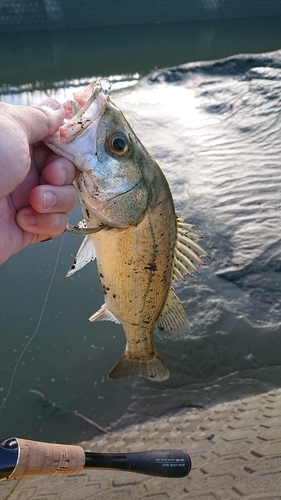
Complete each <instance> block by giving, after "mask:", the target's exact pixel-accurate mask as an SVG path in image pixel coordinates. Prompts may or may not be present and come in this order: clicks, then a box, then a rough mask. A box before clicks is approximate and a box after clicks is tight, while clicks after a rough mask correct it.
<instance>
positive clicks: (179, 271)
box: [172, 217, 210, 281]
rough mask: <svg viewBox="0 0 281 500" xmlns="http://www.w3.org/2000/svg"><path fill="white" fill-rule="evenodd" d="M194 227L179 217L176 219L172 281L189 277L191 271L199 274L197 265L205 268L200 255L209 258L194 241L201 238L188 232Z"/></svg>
mask: <svg viewBox="0 0 281 500" xmlns="http://www.w3.org/2000/svg"><path fill="white" fill-rule="evenodd" d="M192 227H194V226H193V224H188V223H187V222H185V221H184V220H183V219H181V218H180V217H177V241H176V245H175V251H174V267H173V275H172V279H173V281H176V280H184V275H185V274H189V275H190V276H191V273H192V271H195V272H196V273H199V271H198V269H197V267H196V266H198V265H199V264H200V265H201V266H205V262H203V261H202V259H201V258H200V256H201V255H206V256H207V257H210V256H209V255H208V254H207V252H206V251H205V250H204V249H203V248H202V247H201V246H200V245H198V243H196V240H197V239H199V238H202V236H200V234H197V233H194V232H193V231H190V229H191V228H192Z"/></svg>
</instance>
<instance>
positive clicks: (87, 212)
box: [86, 208, 90, 219]
mask: <svg viewBox="0 0 281 500" xmlns="http://www.w3.org/2000/svg"><path fill="white" fill-rule="evenodd" d="M86 214H87V217H88V219H89V218H90V212H89V210H88V209H87V208H86Z"/></svg>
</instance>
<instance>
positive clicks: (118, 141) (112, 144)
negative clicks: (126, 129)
mask: <svg viewBox="0 0 281 500" xmlns="http://www.w3.org/2000/svg"><path fill="white" fill-rule="evenodd" d="M108 149H109V152H110V153H112V154H113V155H116V156H124V155H125V154H127V153H128V151H129V150H130V141H129V139H128V137H127V136H126V135H123V134H121V133H119V134H114V135H112V136H111V137H110V138H109V139H108Z"/></svg>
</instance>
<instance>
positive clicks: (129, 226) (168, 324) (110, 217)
mask: <svg viewBox="0 0 281 500" xmlns="http://www.w3.org/2000/svg"><path fill="white" fill-rule="evenodd" d="M108 91H109V82H108V81H107V80H98V81H97V82H96V83H93V84H90V85H89V86H88V87H87V88H86V89H85V90H84V91H82V92H78V93H76V94H74V101H68V102H67V103H65V110H66V118H67V119H66V122H65V124H64V125H63V126H62V127H61V128H60V130H59V131H58V132H57V133H56V134H55V135H54V136H52V137H51V138H50V139H48V140H47V141H46V144H47V145H48V146H49V147H50V148H51V149H53V150H54V151H55V152H56V153H58V154H60V155H62V156H64V157H66V158H68V159H70V160H71V161H72V162H73V163H74V164H75V166H76V169H77V174H76V181H75V182H76V186H77V189H78V191H79V194H80V199H81V206H82V211H83V214H84V217H85V219H84V220H83V221H81V222H80V223H79V224H78V225H77V226H75V227H73V226H70V225H68V230H72V231H73V232H77V233H81V234H83V233H84V234H86V237H85V239H84V241H83V243H82V245H81V247H80V249H79V251H78V254H77V256H76V258H75V261H74V264H73V266H72V268H71V269H70V270H69V272H68V276H70V275H71V274H73V273H74V272H75V271H77V270H78V269H81V268H82V267H83V266H84V265H85V264H87V263H88V262H90V261H93V260H94V259H95V258H96V259H97V265H98V271H99V277H100V282H101V285H102V289H103V294H104V299H105V303H104V305H103V306H102V307H101V308H100V310H99V311H97V312H96V313H95V314H94V315H93V316H91V317H90V318H89V321H97V320H111V321H115V322H117V323H121V324H122V326H123V328H124V331H125V334H126V340H127V343H126V349H125V352H124V354H123V356H122V357H121V359H120V360H119V361H118V363H117V364H116V365H115V366H114V367H113V369H112V370H111V372H110V373H109V375H108V378H109V379H110V380H117V379H124V378H127V377H133V376H141V377H146V378H148V379H150V380H155V381H162V380H165V379H167V378H168V377H169V371H168V369H167V368H166V366H165V365H164V363H163V362H162V361H161V359H160V358H159V356H158V354H157V351H156V348H155V346H154V344H153V333H154V332H156V333H157V334H158V335H159V337H161V338H172V337H184V336H185V335H186V334H187V331H188V319H187V316H186V313H185V311H184V309H183V307H182V305H181V303H180V300H179V299H178V297H177V296H176V294H175V292H174V290H173V286H172V283H173V281H175V280H182V279H184V275H185V274H191V273H192V271H197V267H196V266H197V265H198V264H202V265H204V262H203V261H202V260H201V256H202V255H207V253H206V252H205V250H203V249H202V248H201V246H199V245H198V243H196V240H197V239H198V238H199V237H200V236H199V235H198V234H196V233H194V232H192V231H191V228H192V225H191V224H188V223H186V222H184V220H183V219H181V218H179V217H178V216H177V215H176V213H175V208H174V203H173V199H172V195H171V192H170V189H169V186H168V183H167V180H166V178H165V176H164V174H163V172H162V170H161V169H160V167H159V166H158V164H157V163H156V161H155V160H154V159H153V158H152V157H151V156H150V154H149V153H148V152H147V150H146V149H145V147H144V146H143V145H142V143H141V142H140V140H139V139H138V137H137V136H136V134H135V133H134V131H133V130H132V128H131V127H130V125H129V123H128V122H127V120H126V118H125V117H124V115H123V114H122V112H121V111H120V110H119V109H118V108H117V106H115V104H113V102H112V101H111V100H110V98H109V96H108ZM197 272H198V271H197Z"/></svg>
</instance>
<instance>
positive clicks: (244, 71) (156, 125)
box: [0, 52, 281, 442]
mask: <svg viewBox="0 0 281 500" xmlns="http://www.w3.org/2000/svg"><path fill="white" fill-rule="evenodd" d="M115 81H116V79H115ZM280 81H281V52H275V53H272V54H268V55H256V56H236V57H233V58H230V59H228V60H222V61H215V62H209V63H193V64H188V65H185V66H180V67H174V68H172V69H166V70H163V71H156V72H154V73H152V74H150V75H149V76H148V77H145V78H142V79H140V80H139V81H136V80H134V79H128V80H124V79H123V80H122V82H121V85H122V87H123V88H122V90H117V91H115V92H114V93H113V95H112V99H113V101H114V102H116V104H117V105H118V106H119V107H120V108H121V109H122V111H123V112H124V113H125V115H126V117H127V118H128V120H129V122H130V123H131V125H132V126H133V128H134V129H135V131H136V133H137V134H138V135H139V137H140V139H141V140H142V142H143V143H144V144H145V146H146V147H147V148H148V149H149V151H150V152H151V153H152V154H153V156H154V157H155V158H156V160H158V162H159V163H160V165H161V167H162V168H163V170H164V172H165V174H166V176H167V178H168V181H169V183H170V186H171V190H172V193H173V196H174V200H175V205H176V208H177V211H178V213H179V214H180V215H182V216H187V217H188V220H189V221H191V222H193V223H195V224H197V225H198V232H200V233H202V234H203V235H204V238H205V239H204V243H203V246H204V247H205V248H206V249H207V250H208V251H209V252H210V253H211V255H212V257H213V259H212V262H211V263H208V268H205V269H203V270H201V275H200V276H194V277H193V279H187V280H186V281H185V282H184V283H181V284H179V285H177V293H178V295H179V297H180V298H181V300H182V302H183V304H184V307H185V309H186V311H187V313H188V315H189V318H190V322H191V327H192V333H191V335H190V337H189V338H188V339H187V340H186V341H176V342H172V341H161V342H160V341H157V340H156V342H157V349H158V351H159V354H160V356H161V358H162V359H163V360H164V361H165V363H166V364H167V366H168V367H169V369H170V374H171V376H170V379H169V380H168V381H165V382H164V383H153V382H150V381H147V380H141V379H138V380H134V379H129V380H126V381H122V382H109V381H108V380H107V378H106V375H107V373H108V372H109V370H110V369H111V367H112V366H113V364H114V363H115V362H116V361H117V360H118V359H119V357H120V356H121V354H122V352H123V350H124V344H125V336H124V333H123V330H122V328H121V326H120V325H116V324H113V323H106V322H101V323H96V324H88V322H87V318H88V317H89V316H90V315H91V314H92V313H93V312H95V311H96V310H97V309H98V308H99V307H100V305H101V304H102V302H103V298H102V293H101V289H100V285H99V282H98V276H97V271H96V267H95V264H89V265H87V266H86V267H85V268H84V269H82V270H81V271H79V272H77V273H76V274H75V275H74V276H73V277H71V278H68V279H67V280H66V279H65V278H64V276H65V274H66V272H67V270H68V268H69V267H70V266H71V264H72V260H73V257H74V255H75V253H76V251H77V249H78V247H79V245H80V243H81V238H80V236H75V235H69V234H66V235H65V236H63V237H61V238H59V239H57V240H55V241H50V242H46V243H43V244H41V245H37V246H34V247H30V248H27V249H25V250H24V251H23V252H21V254H19V255H17V256H14V257H12V258H11V259H10V260H9V261H8V262H7V263H5V264H4V265H3V266H2V267H1V270H0V279H1V286H0V294H1V316H0V325H1V338H0V345H1V347H0V351H1V357H0V395H1V396H2V397H4V396H5V393H6V391H7V388H8V385H9V380H10V378H11V375H12V372H13V368H14V366H15V363H16V361H17V359H18V356H19V353H20V352H21V350H22V349H23V347H24V345H25V344H26V342H27V341H28V339H30V337H31V335H32V334H33V332H34V330H35V328H36V325H37V322H38V319H39V317H40V313H41V310H42V307H43V303H44V300H45V297H46V292H47V289H48V286H49V283H50V279H51V277H52V274H53V270H54V267H55V262H56V257H57V254H58V252H59V250H60V247H61V253H60V259H59V263H58V268H57V271H56V273H55V277H54V283H53V285H52V288H51V291H50V294H49V297H48V301H47V303H46V307H45V310H44V315H43V319H42V323H41V324H40V328H39V331H38V333H37V335H36V337H35V338H34V340H33V341H32V343H31V344H30V346H29V347H28V349H27V351H26V353H25V355H24V357H23V359H22V360H21V362H20V364H19V367H18V372H17V374H16V377H15V380H14V384H13V389H12V392H11V395H10V397H9V400H8V402H7V404H6V407H5V408H4V410H3V411H2V412H1V432H2V434H3V436H4V435H22V436H25V437H27V438H28V437H32V438H34V439H46V440H50V441H52V440H57V441H58V440H63V441H69V442H71V441H77V440H80V439H86V438H90V437H91V436H92V435H93V434H95V433H96V432H97V431H95V429H94V428H93V427H91V426H90V425H88V424H87V423H85V422H83V421H81V422H80V421H79V419H77V418H75V417H73V416H71V415H62V414H61V413H60V412H59V411H57V410H55V409H54V408H53V407H46V408H44V407H42V403H41V402H38V401H35V400H33V399H32V398H31V395H30V393H29V389H35V390H39V391H41V392H43V393H44V394H46V395H47V396H48V397H49V398H50V399H51V400H53V401H55V402H57V403H59V404H61V405H62V406H65V407H66V408H69V409H70V410H78V411H79V412H81V413H83V414H85V415H86V416H88V417H89V418H92V419H93V420H96V421H97V422H98V423H99V424H101V425H102V426H107V425H110V424H113V423H114V422H115V421H116V420H118V419H119V421H120V422H121V423H122V424H123V423H126V422H128V421H130V420H133V421H136V420H139V419H142V418H146V417H147V416H157V415H160V414H163V413H165V412H173V411H175V410H176V409H178V408H183V407H189V406H194V405H197V406H198V405H199V406H204V405H206V404H210V403H213V402H215V401H221V400H226V399H233V398H237V397H240V396H242V395H247V394H253V393H256V392H259V391H263V390H267V389H270V388H272V387H276V386H280V382H281V365H280V359H281V358H280V355H281V345H280V332H281V311H280V307H279V304H280V299H281V283H280V269H281V260H280V259H281V257H280V233H279V231H278V228H279V227H280V223H281V220H280V218H281V212H280V191H281V174H280V172H281V169H280V166H281V146H280V128H281V111H280V110H281V102H280V101H281V98H280ZM119 84H120V82H119ZM132 84H133V85H132ZM127 85H128V86H127ZM117 87H118V85H117V86H116V88H117ZM56 92H57V93H56ZM65 94H67V91H65V89H62V90H57V91H54V90H53V91H52V95H56V96H57V97H58V98H60V99H62V98H64V97H65ZM45 95H46V94H44V93H42V92H41V93H40V94H32V93H30V94H29V96H28V99H29V100H30V102H31V103H36V102H38V101H39V100H41V99H42V98H44V96H45ZM13 99H15V101H16V102H26V99H27V94H19V95H17V96H16V97H13V96H11V95H7V96H6V97H5V100H7V101H9V102H11V101H12V100H13ZM79 218H80V209H79V207H78V208H77V210H76V211H75V213H73V214H72V215H71V220H70V222H72V223H74V222H77V220H79ZM1 399H2V398H1ZM19 415H20V418H19Z"/></svg>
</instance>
